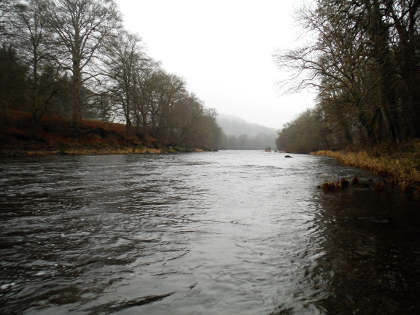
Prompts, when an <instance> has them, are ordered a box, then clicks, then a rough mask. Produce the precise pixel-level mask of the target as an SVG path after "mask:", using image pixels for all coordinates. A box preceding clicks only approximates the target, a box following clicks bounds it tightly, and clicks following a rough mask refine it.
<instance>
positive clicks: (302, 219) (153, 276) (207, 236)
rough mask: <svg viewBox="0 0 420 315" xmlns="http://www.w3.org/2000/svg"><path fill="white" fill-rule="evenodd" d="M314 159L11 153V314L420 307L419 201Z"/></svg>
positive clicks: (1, 254)
mask: <svg viewBox="0 0 420 315" xmlns="http://www.w3.org/2000/svg"><path fill="white" fill-rule="evenodd" d="M354 175H358V176H360V177H362V178H366V180H367V179H368V178H370V175H369V174H368V173H366V172H364V171H360V170H356V169H353V168H349V167H344V166H340V165H338V164H337V163H336V162H335V161H333V160H331V159H328V158H324V157H315V156H309V155H294V156H293V158H292V159H285V158H284V154H280V153H273V152H272V153H266V152H259V151H221V152H217V153H197V154H195V153H194V154H179V155H160V156H144V155H127V156H124V155H110V156H50V157H39V158H20V159H16V158H15V159H3V160H2V161H1V162H0V209H1V210H0V313H4V314H22V313H24V314H67V313H70V312H71V313H73V314H110V313H117V314H139V313H142V314H271V313H272V314H327V313H329V314H340V313H341V314H416V313H419V312H420V301H419V299H418V296H420V285H419V283H420V242H419V239H420V238H419V236H420V232H419V231H420V229H419V215H418V210H417V208H418V206H419V204H418V202H415V201H411V200H409V199H408V198H407V197H405V196H403V195H399V194H396V193H387V192H383V193H377V192H373V191H371V190H370V189H368V188H364V187H356V188H352V189H349V190H348V191H345V192H342V193H336V194H325V193H323V192H322V191H321V190H319V189H318V188H317V185H319V184H320V183H322V181H323V180H325V179H328V180H331V179H336V178H339V177H342V176H346V177H349V178H350V177H351V176H354Z"/></svg>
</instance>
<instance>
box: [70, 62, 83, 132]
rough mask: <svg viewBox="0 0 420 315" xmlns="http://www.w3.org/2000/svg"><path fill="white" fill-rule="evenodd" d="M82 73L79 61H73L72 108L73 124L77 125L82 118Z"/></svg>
mask: <svg viewBox="0 0 420 315" xmlns="http://www.w3.org/2000/svg"><path fill="white" fill-rule="evenodd" d="M81 87H82V74H81V70H80V63H79V62H78V61H77V60H76V61H74V62H73V82H72V110H73V116H72V121H73V125H74V126H77V125H79V124H80V121H81V120H82V106H81V105H82V104H81V103H82V97H81Z"/></svg>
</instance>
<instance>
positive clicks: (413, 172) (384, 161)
mask: <svg viewBox="0 0 420 315" xmlns="http://www.w3.org/2000/svg"><path fill="white" fill-rule="evenodd" d="M401 148H403V150H402V151H401V150H399V149H401ZM404 148H405V149H404ZM407 148H408V149H407ZM314 154H316V155H324V156H329V157H332V158H335V159H337V160H339V161H340V162H342V163H343V164H345V165H349V166H354V167H360V168H363V169H367V170H369V171H371V172H373V173H374V174H375V175H378V176H382V177H385V179H386V181H387V182H389V183H392V184H396V185H398V186H399V187H400V189H401V190H402V191H405V190H408V189H409V190H413V189H414V190H419V187H420V155H419V154H420V141H412V142H410V144H409V145H408V144H405V145H404V146H400V147H396V148H395V150H394V151H393V152H389V151H388V152H386V151H384V152H383V153H382V154H381V153H380V152H379V151H378V150H372V152H367V151H359V152H346V151H318V152H315V153H314Z"/></svg>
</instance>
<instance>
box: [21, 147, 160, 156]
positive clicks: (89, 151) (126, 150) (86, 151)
mask: <svg viewBox="0 0 420 315" xmlns="http://www.w3.org/2000/svg"><path fill="white" fill-rule="evenodd" d="M161 153H162V150H161V149H155V148H145V147H141V148H133V147H123V148H96V149H95V148H73V149H64V150H51V151H46V150H45V151H43V150H37V151H27V152H26V154H27V155H31V156H42V155H55V154H63V155H105V154H161Z"/></svg>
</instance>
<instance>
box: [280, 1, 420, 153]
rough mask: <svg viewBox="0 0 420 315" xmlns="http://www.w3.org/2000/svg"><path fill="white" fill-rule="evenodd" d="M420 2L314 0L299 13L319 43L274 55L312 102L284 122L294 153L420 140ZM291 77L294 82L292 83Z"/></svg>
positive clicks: (283, 136) (283, 139)
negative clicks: (312, 91)
mask: <svg viewBox="0 0 420 315" xmlns="http://www.w3.org/2000/svg"><path fill="white" fill-rule="evenodd" d="M419 7H420V1H419V0H345V1H343V0H317V1H316V6H315V8H312V9H305V10H302V12H301V14H300V18H301V21H302V24H303V25H304V26H305V27H306V28H307V31H308V32H309V33H310V34H311V35H312V36H313V38H316V40H315V41H314V42H313V43H312V44H309V45H306V46H305V47H302V48H299V49H295V50H293V51H288V52H286V53H278V54H277V55H276V56H275V59H276V62H277V63H278V64H279V66H280V67H281V68H282V69H288V70H293V75H294V78H295V80H294V81H293V82H294V83H296V85H297V86H295V88H297V89H303V88H308V87H315V88H316V89H317V90H318V98H317V106H316V108H314V109H313V110H309V111H307V112H305V113H303V114H302V115H300V116H299V117H298V118H297V119H296V120H294V121H292V122H290V123H289V124H287V125H286V126H285V127H284V128H283V130H282V131H281V132H280V133H279V136H278V138H277V146H278V147H279V148H280V149H284V150H287V151H295V152H302V153H303V152H310V151H314V150H319V149H341V148H346V147H356V148H357V147H369V146H372V145H378V144H384V143H401V142H403V141H406V140H409V139H412V138H419V137H420V10H419ZM296 79H297V80H298V81H296Z"/></svg>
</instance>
